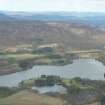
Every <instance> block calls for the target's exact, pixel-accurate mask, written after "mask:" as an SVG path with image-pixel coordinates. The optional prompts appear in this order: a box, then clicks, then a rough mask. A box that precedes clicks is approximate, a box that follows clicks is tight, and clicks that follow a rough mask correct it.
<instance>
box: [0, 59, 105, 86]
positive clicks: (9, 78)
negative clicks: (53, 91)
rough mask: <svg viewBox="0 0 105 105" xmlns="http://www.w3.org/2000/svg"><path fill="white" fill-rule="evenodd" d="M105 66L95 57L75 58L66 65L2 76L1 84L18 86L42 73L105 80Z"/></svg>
mask: <svg viewBox="0 0 105 105" xmlns="http://www.w3.org/2000/svg"><path fill="white" fill-rule="evenodd" d="M104 73H105V66H104V65H103V64H102V63H101V62H99V61H96V60H94V59H79V60H74V63H73V64H69V65H65V66H39V65H38V66H34V67H33V68H32V69H30V70H27V71H22V72H17V73H13V74H9V75H4V76H0V86H10V87H12V86H17V85H18V83H19V82H21V81H22V80H26V79H31V78H37V77H40V76H41V75H57V76H60V77H64V78H74V77H81V78H89V79H92V80H104Z"/></svg>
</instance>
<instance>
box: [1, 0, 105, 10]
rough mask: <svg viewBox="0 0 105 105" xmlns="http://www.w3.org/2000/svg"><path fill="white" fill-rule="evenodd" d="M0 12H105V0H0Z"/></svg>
mask: <svg viewBox="0 0 105 105" xmlns="http://www.w3.org/2000/svg"><path fill="white" fill-rule="evenodd" d="M0 10H8V11H77V12H105V0H0Z"/></svg>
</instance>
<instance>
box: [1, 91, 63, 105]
mask: <svg viewBox="0 0 105 105" xmlns="http://www.w3.org/2000/svg"><path fill="white" fill-rule="evenodd" d="M0 105H63V100H61V99H60V98H54V97H50V96H46V95H39V94H37V93H35V92H34V93H33V92H30V91H21V92H19V93H16V94H14V95H12V96H9V97H7V98H4V99H1V100H0Z"/></svg>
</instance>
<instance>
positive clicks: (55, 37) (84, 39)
mask: <svg viewBox="0 0 105 105" xmlns="http://www.w3.org/2000/svg"><path fill="white" fill-rule="evenodd" d="M38 38H40V39H42V40H44V41H45V42H47V43H53V42H54V43H58V44H63V46H64V47H65V48H68V47H69V48H77V49H93V48H101V47H103V46H104V45H105V27H100V26H99V27H96V26H92V25H85V24H81V23H72V22H45V21H0V48H4V47H6V48H7V47H14V46H16V45H21V44H32V41H33V40H34V39H38Z"/></svg>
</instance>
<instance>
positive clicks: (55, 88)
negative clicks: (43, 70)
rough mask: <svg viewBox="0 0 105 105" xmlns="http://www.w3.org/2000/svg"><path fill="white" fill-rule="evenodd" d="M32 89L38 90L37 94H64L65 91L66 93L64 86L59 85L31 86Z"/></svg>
mask: <svg viewBox="0 0 105 105" xmlns="http://www.w3.org/2000/svg"><path fill="white" fill-rule="evenodd" d="M32 89H33V90H36V91H38V93H39V94H44V93H60V94H65V93H67V90H66V88H64V87H63V86H61V85H54V86H43V87H32Z"/></svg>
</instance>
